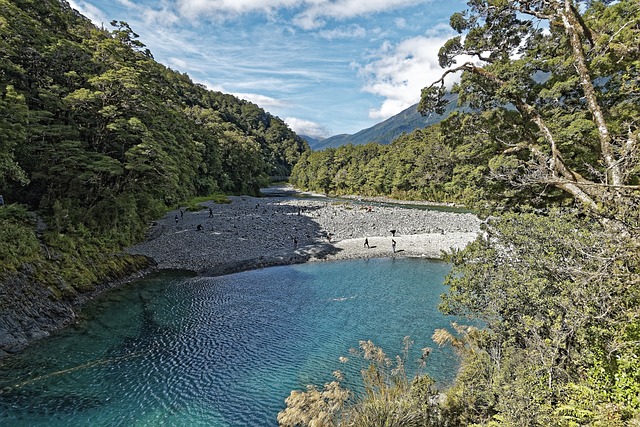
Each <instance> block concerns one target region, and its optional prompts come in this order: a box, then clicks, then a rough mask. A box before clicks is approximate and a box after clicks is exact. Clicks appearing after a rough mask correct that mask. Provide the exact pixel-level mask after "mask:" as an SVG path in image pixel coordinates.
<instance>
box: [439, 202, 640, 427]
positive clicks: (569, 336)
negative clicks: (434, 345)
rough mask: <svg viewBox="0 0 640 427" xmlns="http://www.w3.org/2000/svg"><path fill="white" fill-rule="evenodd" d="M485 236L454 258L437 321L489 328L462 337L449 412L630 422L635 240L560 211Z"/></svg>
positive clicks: (501, 225)
mask: <svg viewBox="0 0 640 427" xmlns="http://www.w3.org/2000/svg"><path fill="white" fill-rule="evenodd" d="M486 233H487V234H486V236H485V237H483V238H480V239H478V240H477V241H476V242H474V243H473V244H471V245H470V246H469V247H468V248H467V249H465V250H463V251H461V252H458V253H456V254H454V255H452V256H451V258H450V261H451V262H453V264H454V269H453V271H452V273H451V275H450V276H449V278H448V279H447V284H448V285H449V287H450V291H449V292H448V293H447V294H446V295H445V296H444V297H443V298H444V299H443V306H442V309H443V310H444V312H445V313H452V314H459V315H467V316H471V317H473V318H477V319H480V320H482V322H483V323H484V324H485V325H486V329H485V332H484V334H483V335H482V336H471V337H467V338H468V339H469V340H471V341H473V344H472V346H473V351H469V350H465V351H466V354H463V358H462V360H463V367H462V369H461V374H460V375H459V376H458V381H457V385H456V386H455V387H454V389H453V392H452V393H451V394H450V396H451V399H452V400H450V402H449V405H450V406H451V407H452V408H453V409H450V410H451V412H453V413H456V412H458V413H459V415H458V417H459V418H458V419H459V420H465V422H466V421H471V422H475V423H486V422H488V421H489V420H490V419H492V418H493V416H494V415H495V414H500V417H501V419H502V424H500V425H514V426H524V425H532V426H533V425H571V424H570V422H569V421H570V420H572V419H573V420H574V421H576V422H578V421H579V422H580V423H581V424H580V425H586V424H589V425H606V423H605V424H602V420H603V419H607V420H609V421H611V420H614V419H619V420H620V422H622V421H625V420H629V419H630V418H632V417H634V416H637V415H638V414H639V413H640V406H639V403H640V402H639V401H638V399H637V396H638V391H639V389H638V385H637V384H638V382H637V379H638V374H639V372H640V366H639V365H638V363H637V360H638V359H637V358H638V356H639V350H640V347H638V344H637V334H638V329H637V328H638V313H639V312H640V293H639V290H638V287H637V286H636V285H637V283H639V280H640V259H639V258H638V256H637V254H638V249H639V246H638V241H637V239H635V237H634V236H631V235H624V234H620V233H619V232H618V231H617V230H615V229H611V228H610V227H609V226H603V225H601V224H600V223H598V222H596V221H594V220H591V219H587V218H581V217H579V216H576V215H572V214H567V213H563V212H560V211H550V212H549V213H548V215H539V214H531V213H528V214H505V215H503V216H502V217H500V218H496V219H495V220H492V221H491V222H489V224H488V227H487V230H486ZM634 284H636V285H634ZM478 373H483V375H478ZM585 374H586V375H585ZM477 402H483V403H482V404H478V403H477ZM469 403H472V404H473V406H472V407H471V406H465V405H468V404H469ZM603 417H604V418H603ZM607 417H608V418H607ZM611 422H613V421H611ZM590 423H591V424H590ZM598 423H601V424H598ZM611 425H614V424H611Z"/></svg>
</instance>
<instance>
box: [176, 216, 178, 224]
mask: <svg viewBox="0 0 640 427" xmlns="http://www.w3.org/2000/svg"><path fill="white" fill-rule="evenodd" d="M177 223H178V215H176V224H177Z"/></svg>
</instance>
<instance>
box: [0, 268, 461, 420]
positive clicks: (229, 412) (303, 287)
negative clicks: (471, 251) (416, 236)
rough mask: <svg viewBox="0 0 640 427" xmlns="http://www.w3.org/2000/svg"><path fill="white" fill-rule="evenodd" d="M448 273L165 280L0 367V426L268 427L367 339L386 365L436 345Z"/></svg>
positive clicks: (94, 309)
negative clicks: (408, 349) (409, 342)
mask: <svg viewBox="0 0 640 427" xmlns="http://www.w3.org/2000/svg"><path fill="white" fill-rule="evenodd" d="M449 268H450V267H449V266H448V265H447V264H444V263H440V262H433V261H424V260H415V259H399V260H394V259H371V260H352V261H339V262H328V263H312V264H303V265H296V266H284V267H272V268H267V269H263V270H257V271H249V272H244V273H239V274H233V275H229V276H223V277H213V278H211V277H207V278H203V277H188V276H185V275H182V274H179V273H171V274H168V273H163V274H158V275H156V276H153V277H149V278H146V279H144V280H141V281H139V282H136V283H133V284H131V285H128V286H126V287H124V288H120V289H116V290H113V291H111V292H109V293H108V294H106V295H104V296H103V297H101V298H100V299H99V300H96V301H94V302H92V303H91V304H90V305H88V306H87V307H86V309H85V310H84V311H83V316H82V319H81V320H80V321H79V322H77V324H75V325H73V326H70V327H68V328H66V329H65V330H63V331H61V332H60V333H58V334H56V335H55V336H52V337H50V338H48V339H46V340H43V341H40V342H38V343H36V344H35V345H33V346H32V347H30V348H28V349H27V350H26V351H25V352H23V353H22V354H20V355H18V356H16V357H12V358H10V359H6V360H2V361H0V425H3V426H275V425H277V422H276V415H277V413H278V412H279V411H280V410H282V409H283V408H284V399H285V398H286V397H287V396H288V395H289V393H290V391H291V390H293V389H302V388H304V386H305V385H306V384H310V383H311V384H317V385H322V384H324V383H325V382H328V381H330V380H332V377H331V372H332V371H334V370H336V369H340V370H342V371H346V373H347V378H348V380H349V381H352V382H354V384H355V382H356V381H357V379H358V374H357V371H358V369H359V366H357V365H356V364H355V361H352V362H350V363H348V364H346V365H344V364H341V363H340V362H339V361H338V358H339V357H340V356H348V351H349V348H352V347H357V346H358V341H359V340H362V339H367V340H368V339H370V340H372V341H373V342H374V343H376V344H378V345H380V346H382V347H383V349H384V350H385V352H386V353H387V354H388V355H390V356H395V355H396V354H399V353H400V352H401V347H402V339H403V337H404V336H406V335H410V336H411V338H412V339H413V340H414V341H415V346H414V347H415V351H414V352H412V353H411V355H410V357H409V359H410V362H409V365H413V363H412V361H413V360H416V359H417V358H418V357H419V353H420V350H419V349H420V348H422V347H425V346H429V347H433V348H434V351H433V352H432V355H431V356H430V358H429V361H428V366H427V372H429V373H430V374H431V375H432V376H434V377H435V378H436V379H437V380H439V381H441V382H446V381H449V380H450V379H452V377H453V375H454V371H455V364H456V360H455V358H454V356H453V355H452V354H451V352H450V351H448V350H447V349H438V348H437V346H435V344H434V343H433V342H432V341H431V339H430V337H431V334H432V333H433V330H434V329H435V328H438V327H446V326H448V325H449V322H450V321H451V320H452V319H451V318H447V317H445V316H443V315H442V314H440V313H439V312H438V311H437V309H436V305H437V303H438V299H439V295H440V294H441V293H442V292H443V291H444V287H443V286H442V280H443V277H444V276H445V275H446V273H447V272H448V271H449Z"/></svg>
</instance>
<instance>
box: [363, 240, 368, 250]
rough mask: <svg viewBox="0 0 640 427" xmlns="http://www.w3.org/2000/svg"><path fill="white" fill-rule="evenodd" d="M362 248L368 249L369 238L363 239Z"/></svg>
mask: <svg viewBox="0 0 640 427" xmlns="http://www.w3.org/2000/svg"><path fill="white" fill-rule="evenodd" d="M364 247H365V248H367V249H369V238H365V239H364Z"/></svg>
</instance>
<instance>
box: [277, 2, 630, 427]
mask: <svg viewBox="0 0 640 427" xmlns="http://www.w3.org/2000/svg"><path fill="white" fill-rule="evenodd" d="M468 5H469V8H468V10H466V11H464V12H460V13H456V14H454V15H453V16H452V17H451V21H450V22H451V26H452V28H453V29H454V30H456V31H457V32H459V33H460V34H461V35H460V36H458V37H454V38H452V39H450V40H449V41H448V42H446V44H445V45H444V46H443V47H442V49H441V50H440V53H439V60H440V65H441V66H442V67H443V68H445V69H446V71H444V75H443V79H444V77H445V76H446V75H448V74H451V73H461V74H462V76H461V82H460V84H459V85H458V86H457V87H455V88H454V90H455V91H456V92H457V93H458V94H459V96H460V102H461V103H464V104H465V105H468V106H469V107H470V108H471V109H472V111H473V113H467V114H455V115H453V116H452V117H450V118H449V119H448V120H446V121H445V122H443V123H441V124H440V125H439V126H438V127H432V128H429V129H425V130H420V131H416V132H414V133H412V134H411V135H406V136H404V137H402V138H399V139H398V140H396V141H395V142H394V143H393V144H392V145H391V146H388V147H384V146H380V145H373V144H372V145H368V146H362V147H353V146H346V147H340V148H338V149H329V150H325V151H323V152H318V153H309V154H306V155H304V156H303V158H302V159H301V162H300V163H299V164H298V165H297V166H296V167H295V168H294V173H293V175H294V179H295V182H296V183H297V184H298V185H301V186H303V187H306V188H310V189H315V190H320V191H325V192H330V193H350V192H356V189H357V188H358V187H359V186H361V188H363V189H364V191H365V192H366V193H367V194H391V195H398V196H406V197H418V198H428V199H431V200H435V201H462V202H465V203H466V204H467V205H469V206H472V207H476V208H481V209H480V211H482V212H483V213H484V214H485V217H486V225H485V234H484V235H483V236H482V237H480V238H479V239H478V240H477V241H476V242H474V243H472V244H471V245H470V246H468V247H467V248H466V249H464V250H462V251H460V252H456V253H454V254H452V255H451V256H449V258H448V260H449V261H450V262H451V263H452V264H453V270H452V272H451V274H450V275H449V277H448V279H447V283H446V284H447V285H448V286H449V291H448V292H447V293H446V294H445V295H444V296H443V300H442V304H441V311H443V312H445V313H449V314H455V315H459V316H465V317H467V318H469V324H468V325H464V324H455V325H452V327H451V328H449V329H448V330H437V331H435V333H434V334H433V340H434V341H435V342H436V343H437V344H438V345H450V346H452V347H453V348H454V350H455V351H456V352H457V353H458V355H459V357H460V362H461V366H460V370H459V372H458V375H457V378H456V381H455V383H454V384H453V385H452V386H451V387H448V388H446V389H444V390H437V389H436V387H435V385H434V383H433V381H431V379H430V378H428V377H425V376H419V377H417V378H410V377H407V376H406V374H405V372H406V371H405V368H404V367H405V364H407V363H411V361H407V360H406V359H403V357H402V356H400V357H398V358H397V359H396V360H395V361H394V360H393V359H392V358H389V357H387V356H386V355H385V354H384V353H383V352H382V350H381V349H379V348H376V347H375V346H374V345H373V344H371V343H370V342H365V341H363V342H361V345H360V350H359V351H356V352H354V354H355V355H356V356H359V358H358V359H359V360H364V362H365V366H364V369H363V371H362V373H363V374H362V375H363V379H364V383H365V391H366V393H364V394H362V395H357V396H356V397H355V399H354V398H353V395H352V394H351V392H350V390H347V389H345V388H344V387H343V382H342V380H343V378H342V376H341V375H340V374H338V375H336V381H334V382H332V383H330V384H326V385H325V387H324V388H322V389H319V388H315V387H309V388H308V389H307V390H306V391H304V392H292V394H291V396H290V397H289V398H288V400H287V409H286V410H285V411H282V412H281V413H280V415H279V421H280V423H281V425H283V426H294V425H314V423H315V422H320V423H321V424H322V425H348V426H371V425H402V426H475V427H477V426H487V427H489V426H491V427H506V426H509V427H522V426H540V427H542V426H565V427H578V426H601V427H618V426H619V427H622V426H640V145H639V138H640V3H639V2H638V1H637V0H622V1H615V2H610V1H588V2H587V1H569V0H566V1H564V0H563V1H509V2H507V1H495V0H473V1H469V2H468ZM458 55H468V56H467V57H471V58H472V59H471V60H469V62H464V63H458V62H456V57H457V56H458ZM445 94H446V90H445V87H444V85H443V80H439V81H437V82H435V83H434V84H433V85H431V86H429V87H427V88H425V89H424V90H423V91H422V100H421V103H420V110H421V111H422V112H424V113H428V112H430V111H436V112H439V111H442V108H443V107H445V106H446V99H443V96H444V95H445ZM405 178H406V179H405ZM478 326H480V327H478ZM364 338H366V337H364ZM420 344H423V343H420ZM391 350H393V349H391ZM429 351H430V350H429V349H425V351H424V354H425V356H427V355H428V354H429ZM404 354H405V355H406V353H404ZM422 362H424V358H423V360H422ZM426 363H428V360H427V362H426Z"/></svg>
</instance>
